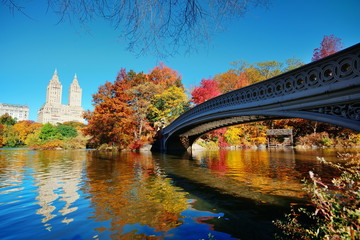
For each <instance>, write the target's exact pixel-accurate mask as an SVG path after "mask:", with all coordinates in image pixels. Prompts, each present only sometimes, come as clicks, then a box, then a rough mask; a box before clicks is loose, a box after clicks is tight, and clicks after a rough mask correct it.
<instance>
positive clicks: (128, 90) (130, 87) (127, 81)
mask: <svg viewBox="0 0 360 240" xmlns="http://www.w3.org/2000/svg"><path fill="white" fill-rule="evenodd" d="M93 102H94V103H93V105H94V106H95V109H94V111H87V112H86V113H85V115H84V116H85V119H87V120H88V123H89V124H88V126H87V127H86V128H85V130H84V131H85V133H86V134H88V135H90V136H93V138H92V142H93V143H94V144H95V145H100V144H104V143H106V144H115V145H119V146H121V147H122V148H129V147H130V148H138V147H140V146H141V145H142V144H144V143H146V142H151V141H152V137H153V136H154V134H155V131H154V127H156V126H155V124H156V123H158V122H159V121H160V119H161V121H163V122H162V126H161V127H163V126H164V125H167V124H168V123H169V122H171V121H172V120H174V119H175V118H177V117H178V116H179V115H180V114H182V113H183V112H184V111H185V110H186V109H187V106H188V100H187V96H186V94H185V90H184V87H183V85H182V83H181V76H180V75H179V74H178V73H177V71H175V70H173V69H171V68H169V67H167V66H165V65H164V64H162V63H161V64H160V65H159V66H156V67H155V68H154V69H153V70H152V71H151V72H150V73H148V74H146V73H143V72H140V73H136V72H135V71H132V70H130V71H129V72H127V71H126V70H125V69H122V70H121V71H120V73H119V74H118V77H117V79H116V81H114V83H110V82H107V83H106V84H105V85H103V86H101V87H100V88H99V91H98V93H97V94H94V95H93ZM130 145H131V146H130Z"/></svg>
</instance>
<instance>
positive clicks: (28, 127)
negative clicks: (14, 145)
mask: <svg viewBox="0 0 360 240" xmlns="http://www.w3.org/2000/svg"><path fill="white" fill-rule="evenodd" d="M41 127H42V124H41V123H36V122H34V121H30V120H24V121H19V122H18V123H16V124H15V125H14V129H15V131H16V132H17V134H18V136H19V140H20V142H21V144H25V140H26V138H27V137H28V135H29V134H32V133H34V132H35V131H36V130H38V129H40V128H41Z"/></svg>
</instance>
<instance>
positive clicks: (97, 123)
mask: <svg viewBox="0 0 360 240" xmlns="http://www.w3.org/2000/svg"><path fill="white" fill-rule="evenodd" d="M129 86H130V84H129V82H128V81H127V74H126V71H125V69H122V70H121V71H120V73H119V74H118V76H117V78H116V80H115V81H114V83H110V82H106V83H105V84H104V85H102V86H100V87H99V89H98V92H97V93H96V94H94V95H93V105H94V106H95V109H94V111H89V110H88V111H86V112H85V113H84V118H85V119H86V120H87V121H88V126H87V127H86V128H85V129H84V133H85V134H87V135H90V136H92V138H91V140H90V141H91V142H92V143H93V144H95V145H100V144H104V143H106V144H110V145H112V144H116V145H117V146H120V147H122V148H124V147H126V146H127V145H128V144H130V143H131V142H132V141H133V138H134V126H135V120H134V118H133V113H134V112H133V109H131V107H130V106H129V105H128V102H129V101H131V96H130V95H129V94H128V93H127V90H128V89H129Z"/></svg>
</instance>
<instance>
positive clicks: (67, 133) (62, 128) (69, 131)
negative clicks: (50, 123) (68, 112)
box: [56, 124, 78, 139]
mask: <svg viewBox="0 0 360 240" xmlns="http://www.w3.org/2000/svg"><path fill="white" fill-rule="evenodd" d="M56 128H57V131H58V133H59V134H60V135H61V136H62V139H63V138H74V137H76V136H77V135H78V133H77V131H76V129H75V128H73V127H72V126H68V125H64V124H59V125H58V126H57V127H56Z"/></svg>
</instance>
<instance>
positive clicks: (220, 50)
mask: <svg viewBox="0 0 360 240" xmlns="http://www.w3.org/2000/svg"><path fill="white" fill-rule="evenodd" d="M270 1H271V0H270ZM20 2H21V1H20ZM23 2H26V1H23ZM29 2H30V4H29V6H30V7H28V8H26V9H25V10H24V11H25V12H26V13H27V14H28V15H30V16H31V17H32V18H33V19H29V18H27V17H26V16H24V15H22V14H21V13H18V12H15V13H14V14H11V13H10V12H9V11H8V9H7V8H5V7H4V6H2V5H0V31H1V32H0V89H1V91H0V103H12V104H21V105H23V104H27V105H28V106H29V108H30V120H36V119H37V111H38V110H39V109H40V107H41V106H42V105H43V104H44V103H45V98H46V87H47V84H48V83H49V80H50V79H51V77H52V75H53V72H54V70H55V68H56V69H57V70H58V74H59V78H60V81H61V83H62V85H63V104H67V96H68V92H67V91H68V88H69V86H70V83H71V81H72V79H73V76H74V74H75V73H76V74H77V77H78V80H79V83H80V86H81V87H82V89H83V98H82V101H83V104H82V105H83V108H84V109H85V110H87V109H90V110H91V109H93V107H92V105H91V99H92V97H91V95H92V94H94V93H95V92H96V91H97V89H98V87H99V86H100V85H102V84H104V83H105V81H114V80H115V77H116V75H117V73H118V72H119V70H120V69H121V68H126V69H127V70H131V69H132V70H135V71H137V72H140V71H143V72H145V73H147V72H149V71H150V70H151V69H152V68H154V67H155V66H156V65H157V64H158V63H159V62H164V63H165V65H167V66H169V67H171V68H172V69H175V70H177V71H178V72H179V73H180V74H181V75H182V77H183V83H184V84H185V86H186V87H187V88H188V89H191V88H192V87H193V86H195V85H199V83H200V81H201V79H202V78H210V77H212V76H214V75H215V74H217V73H222V72H225V71H227V70H228V69H229V67H230V65H229V63H230V62H233V61H235V60H239V59H243V60H245V61H247V62H249V63H256V62H261V61H270V60H276V61H280V62H284V60H286V59H288V58H291V57H295V58H299V59H301V60H303V62H305V63H308V62H310V60H311V57H312V53H313V50H314V49H315V48H317V47H319V46H320V42H321V41H322V38H323V36H324V35H330V34H334V35H335V36H337V37H339V38H341V39H342V42H343V43H344V46H345V47H349V46H352V45H354V44H356V43H359V42H360V26H359V23H360V1H359V0H344V1H339V0H272V1H271V6H270V7H269V8H268V9H264V8H258V9H251V10H250V11H249V12H248V13H247V14H246V15H245V17H244V18H242V19H240V20H238V21H236V22H235V21H234V22H231V23H229V24H228V25H227V26H226V27H227V29H226V30H224V31H223V32H220V33H218V34H217V35H215V36H213V38H212V40H211V42H209V44H208V45H207V46H206V47H204V46H199V49H198V52H196V53H191V54H190V55H184V54H178V55H176V56H174V57H169V58H167V59H158V58H156V57H152V56H149V55H148V56H143V57H136V56H135V55H133V54H132V53H130V52H127V51H126V44H125V43H124V42H123V41H121V40H119V38H118V33H117V32H116V31H115V30H114V29H113V28H112V27H111V26H110V25H109V24H108V23H106V22H104V21H96V22H93V23H92V24H90V25H89V26H88V30H89V31H85V30H84V29H83V28H81V27H80V26H79V25H78V24H70V23H68V22H65V23H61V24H58V25H57V24H56V23H57V16H55V15H54V14H53V13H52V12H46V10H47V5H46V3H45V2H46V1H29Z"/></svg>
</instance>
